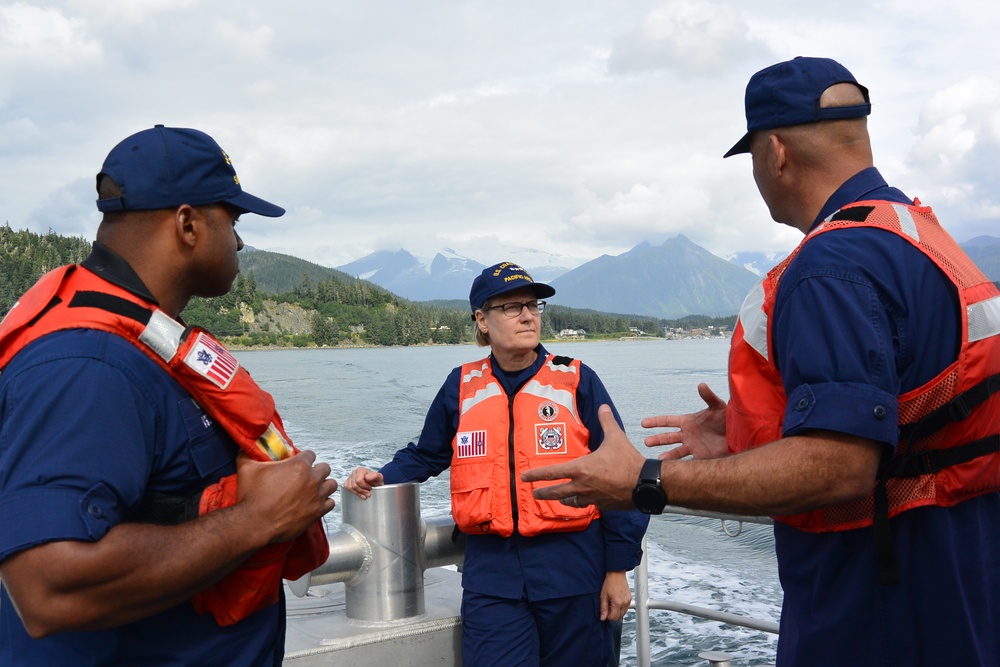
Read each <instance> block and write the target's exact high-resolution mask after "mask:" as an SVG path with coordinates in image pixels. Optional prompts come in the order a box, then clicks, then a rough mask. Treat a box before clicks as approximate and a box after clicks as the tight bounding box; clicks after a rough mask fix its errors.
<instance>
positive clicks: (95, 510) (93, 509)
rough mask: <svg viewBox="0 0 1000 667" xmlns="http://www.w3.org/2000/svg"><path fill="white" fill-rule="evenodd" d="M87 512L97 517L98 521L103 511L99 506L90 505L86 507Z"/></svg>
mask: <svg viewBox="0 0 1000 667" xmlns="http://www.w3.org/2000/svg"><path fill="white" fill-rule="evenodd" d="M87 511H88V512H90V515H91V516H94V517H97V518H98V519H100V518H101V517H102V516H104V510H102V509H101V506H100V505H90V506H88V507H87Z"/></svg>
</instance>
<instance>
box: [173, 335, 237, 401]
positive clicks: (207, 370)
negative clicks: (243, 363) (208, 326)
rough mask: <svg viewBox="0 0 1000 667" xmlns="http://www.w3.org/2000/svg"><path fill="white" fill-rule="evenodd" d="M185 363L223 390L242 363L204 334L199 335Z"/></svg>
mask: <svg viewBox="0 0 1000 667" xmlns="http://www.w3.org/2000/svg"><path fill="white" fill-rule="evenodd" d="M184 363H185V364H187V365H188V366H190V367H191V368H193V369H194V370H196V371H198V372H199V373H201V374H202V375H204V376H205V377H207V378H208V379H209V380H211V381H212V382H213V383H215V384H216V385H218V386H219V387H221V388H222V389H225V388H226V387H228V386H229V383H230V382H232V380H233V378H234V377H235V376H236V371H237V370H239V368H240V362H238V361H236V357H234V356H233V355H232V354H230V353H229V350H227V349H226V348H224V347H222V344H221V343H219V342H218V341H216V340H213V339H212V337H211V336H207V335H206V334H205V333H204V332H199V333H198V338H197V340H195V343H194V345H193V346H191V351H190V352H188V354H187V356H186V357H185V358H184Z"/></svg>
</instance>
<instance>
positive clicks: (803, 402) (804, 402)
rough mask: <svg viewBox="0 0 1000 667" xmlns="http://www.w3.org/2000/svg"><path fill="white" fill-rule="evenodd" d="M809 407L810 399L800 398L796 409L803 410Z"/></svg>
mask: <svg viewBox="0 0 1000 667" xmlns="http://www.w3.org/2000/svg"><path fill="white" fill-rule="evenodd" d="M808 407H809V399H807V398H800V399H799V402H798V403H796V404H795V409H796V410H798V411H799V412H802V411H803V410H805V409H806V408H808Z"/></svg>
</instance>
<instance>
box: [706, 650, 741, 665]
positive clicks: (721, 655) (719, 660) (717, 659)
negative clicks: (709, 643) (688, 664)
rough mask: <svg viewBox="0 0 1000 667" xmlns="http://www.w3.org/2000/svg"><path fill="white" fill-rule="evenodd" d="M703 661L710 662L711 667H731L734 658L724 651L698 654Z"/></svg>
mask: <svg viewBox="0 0 1000 667" xmlns="http://www.w3.org/2000/svg"><path fill="white" fill-rule="evenodd" d="M698 657H699V658H701V659H702V660H708V664H709V665H710V666H711V667H731V665H732V664H733V656H732V655H731V654H729V653H725V652H724V651H703V652H701V653H699V654H698Z"/></svg>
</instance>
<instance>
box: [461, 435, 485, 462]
mask: <svg viewBox="0 0 1000 667" xmlns="http://www.w3.org/2000/svg"><path fill="white" fill-rule="evenodd" d="M455 451H456V453H457V454H458V458H460V459H468V458H471V457H473V456H486V431H468V432H466V433H459V434H458V435H456V436H455Z"/></svg>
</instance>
